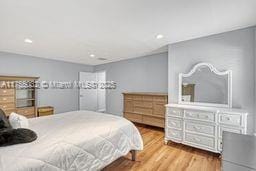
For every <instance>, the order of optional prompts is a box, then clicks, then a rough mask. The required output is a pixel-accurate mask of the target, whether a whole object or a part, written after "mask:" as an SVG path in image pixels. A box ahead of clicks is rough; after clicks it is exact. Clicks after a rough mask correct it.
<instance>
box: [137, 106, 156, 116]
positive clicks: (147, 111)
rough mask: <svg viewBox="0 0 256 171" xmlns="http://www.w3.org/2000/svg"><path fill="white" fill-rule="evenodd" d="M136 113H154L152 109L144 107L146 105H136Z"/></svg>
mask: <svg viewBox="0 0 256 171" xmlns="http://www.w3.org/2000/svg"><path fill="white" fill-rule="evenodd" d="M133 111H134V113H139V114H144V115H152V113H153V112H152V109H149V108H144V107H134V109H133Z"/></svg>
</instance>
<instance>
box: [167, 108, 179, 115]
mask: <svg viewBox="0 0 256 171" xmlns="http://www.w3.org/2000/svg"><path fill="white" fill-rule="evenodd" d="M167 113H168V116H178V117H182V116H183V110H182V109H178V108H167Z"/></svg>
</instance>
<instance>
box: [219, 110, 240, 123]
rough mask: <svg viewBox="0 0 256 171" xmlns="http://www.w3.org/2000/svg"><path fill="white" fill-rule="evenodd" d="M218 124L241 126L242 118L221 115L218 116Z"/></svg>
mask: <svg viewBox="0 0 256 171" xmlns="http://www.w3.org/2000/svg"><path fill="white" fill-rule="evenodd" d="M219 122H220V123H222V124H228V125H234V126H242V116H241V115H231V114H224V113H221V114H219Z"/></svg>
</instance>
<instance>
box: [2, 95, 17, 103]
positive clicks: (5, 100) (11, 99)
mask: <svg viewBox="0 0 256 171" xmlns="http://www.w3.org/2000/svg"><path fill="white" fill-rule="evenodd" d="M0 103H14V96H0Z"/></svg>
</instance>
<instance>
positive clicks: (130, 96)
mask: <svg viewBox="0 0 256 171" xmlns="http://www.w3.org/2000/svg"><path fill="white" fill-rule="evenodd" d="M132 98H133V96H132V95H124V100H132Z"/></svg>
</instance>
